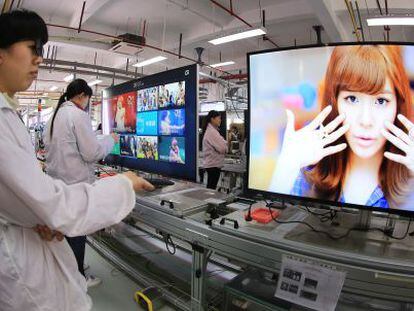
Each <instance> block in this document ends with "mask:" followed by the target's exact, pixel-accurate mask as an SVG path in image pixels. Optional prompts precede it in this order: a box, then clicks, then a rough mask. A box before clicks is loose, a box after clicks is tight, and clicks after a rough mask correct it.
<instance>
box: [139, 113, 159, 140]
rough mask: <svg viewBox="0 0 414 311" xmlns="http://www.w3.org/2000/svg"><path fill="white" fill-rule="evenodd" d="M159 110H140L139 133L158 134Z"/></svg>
mask: <svg viewBox="0 0 414 311" xmlns="http://www.w3.org/2000/svg"><path fill="white" fill-rule="evenodd" d="M157 121H158V120H157V111H150V112H139V113H138V115H137V135H157V134H158V128H157Z"/></svg>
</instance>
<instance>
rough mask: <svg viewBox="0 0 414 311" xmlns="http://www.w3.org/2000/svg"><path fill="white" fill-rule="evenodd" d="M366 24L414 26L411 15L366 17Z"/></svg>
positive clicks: (413, 18) (413, 19)
mask: <svg viewBox="0 0 414 311" xmlns="http://www.w3.org/2000/svg"><path fill="white" fill-rule="evenodd" d="M367 23H368V26H414V17H413V16H384V17H373V18H367Z"/></svg>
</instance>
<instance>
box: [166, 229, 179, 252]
mask: <svg viewBox="0 0 414 311" xmlns="http://www.w3.org/2000/svg"><path fill="white" fill-rule="evenodd" d="M163 237H164V242H165V248H166V249H167V251H168V253H169V254H170V255H175V253H176V252H177V246H176V245H175V244H174V241H173V240H172V238H171V235H170V234H164V235H163ZM170 246H171V248H170Z"/></svg>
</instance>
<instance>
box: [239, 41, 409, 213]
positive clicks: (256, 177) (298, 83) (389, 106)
mask: <svg viewBox="0 0 414 311" xmlns="http://www.w3.org/2000/svg"><path fill="white" fill-rule="evenodd" d="M248 63H249V78H250V80H249V132H250V136H249V147H248V181H247V183H248V185H247V187H248V190H249V191H250V192H252V193H255V194H260V195H264V196H266V195H267V196H277V197H280V198H285V199H286V198H290V199H298V200H300V201H306V202H310V201H315V202H321V201H322V202H324V203H328V204H331V205H340V206H352V207H358V208H367V209H372V210H380V211H389V212H399V213H404V212H408V213H409V212H412V211H414V204H413V203H414V187H413V185H414V184H413V183H412V182H411V176H413V174H414V124H413V121H414V120H413V117H412V105H413V88H412V86H413V85H414V84H413V83H412V81H413V79H414V46H410V45H401V44H385V45H384V44H363V45H359V44H340V45H334V46H323V47H320V46H319V47H304V48H299V49H285V50H277V51H266V52H259V53H251V54H249V55H248ZM410 81H411V82H410Z"/></svg>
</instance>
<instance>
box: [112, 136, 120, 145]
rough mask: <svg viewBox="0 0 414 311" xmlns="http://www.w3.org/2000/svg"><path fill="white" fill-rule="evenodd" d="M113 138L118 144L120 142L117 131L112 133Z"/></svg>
mask: <svg viewBox="0 0 414 311" xmlns="http://www.w3.org/2000/svg"><path fill="white" fill-rule="evenodd" d="M111 136H112V138H113V139H114V141H115V144H117V143H118V142H119V136H118V134H116V133H111Z"/></svg>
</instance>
